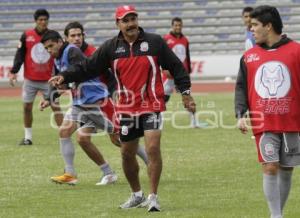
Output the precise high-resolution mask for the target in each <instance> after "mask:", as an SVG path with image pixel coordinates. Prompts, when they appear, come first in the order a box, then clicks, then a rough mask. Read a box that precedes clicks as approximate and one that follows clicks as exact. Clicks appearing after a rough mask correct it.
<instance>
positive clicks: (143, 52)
mask: <svg viewBox="0 0 300 218" xmlns="http://www.w3.org/2000/svg"><path fill="white" fill-rule="evenodd" d="M160 67H162V68H163V69H167V70H169V71H170V73H171V75H172V76H173V77H174V81H175V84H176V86H177V88H178V89H179V90H180V92H184V91H186V90H188V89H190V86H191V82H190V78H189V75H188V74H187V72H186V71H185V69H184V66H183V65H182V63H181V61H180V60H179V59H178V58H177V57H176V55H175V54H174V53H173V52H172V51H171V50H170V48H169V47H168V46H167V44H166V43H165V41H164V40H163V39H162V38H161V36H159V35H157V34H150V33H145V32H144V31H143V29H142V28H140V34H139V37H138V39H137V40H136V41H135V42H134V43H133V44H132V45H130V44H129V43H128V42H127V41H125V40H124V38H123V35H122V33H121V32H120V33H119V35H118V36H116V37H114V38H113V39H110V40H107V41H106V42H105V43H104V44H103V45H102V46H101V47H100V48H98V49H97V51H96V52H95V53H94V54H93V55H92V56H91V57H90V58H88V59H87V60H86V61H85V62H82V63H79V64H77V65H74V66H72V67H71V68H69V69H68V70H67V71H66V72H63V73H62V75H63V77H64V79H65V82H66V83H68V82H73V81H75V82H82V81H85V80H88V79H90V78H92V77H96V76H99V69H100V72H104V71H105V70H107V69H108V68H111V69H112V70H113V73H114V74H115V77H116V78H117V86H118V90H119V101H118V104H117V105H116V106H117V110H118V112H119V113H127V114H131V115H139V114H143V113H149V112H160V111H164V110H165V103H164V89H163V84H162V80H161V74H160Z"/></svg>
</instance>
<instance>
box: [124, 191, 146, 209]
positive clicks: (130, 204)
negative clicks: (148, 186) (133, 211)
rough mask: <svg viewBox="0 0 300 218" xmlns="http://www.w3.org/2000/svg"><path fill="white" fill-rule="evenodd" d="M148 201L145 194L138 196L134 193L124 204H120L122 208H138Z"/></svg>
mask: <svg viewBox="0 0 300 218" xmlns="http://www.w3.org/2000/svg"><path fill="white" fill-rule="evenodd" d="M146 201H147V200H146V198H145V196H144V194H143V195H142V197H138V196H135V195H134V194H133V193H132V194H131V196H130V198H129V199H128V200H127V201H126V202H125V203H124V204H121V205H120V208H121V209H129V208H137V207H140V205H142V204H143V203H145V202H146Z"/></svg>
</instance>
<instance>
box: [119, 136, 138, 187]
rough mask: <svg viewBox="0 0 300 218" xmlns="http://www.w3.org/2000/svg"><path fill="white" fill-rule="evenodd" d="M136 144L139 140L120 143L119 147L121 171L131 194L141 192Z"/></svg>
mask: <svg viewBox="0 0 300 218" xmlns="http://www.w3.org/2000/svg"><path fill="white" fill-rule="evenodd" d="M138 144H139V139H134V140H132V141H129V142H122V146H121V154H122V166H123V171H124V174H125V176H126V178H127V181H128V183H129V185H130V187H131V190H132V192H138V191H140V190H141V185H140V181H139V165H138V162H137V159H136V151H137V147H138Z"/></svg>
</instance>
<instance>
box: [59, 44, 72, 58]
mask: <svg viewBox="0 0 300 218" xmlns="http://www.w3.org/2000/svg"><path fill="white" fill-rule="evenodd" d="M68 45H69V43H68V42H64V44H63V46H61V48H60V49H59V52H58V57H57V59H61V57H62V55H63V53H64V50H65V48H66V47H67V46H68Z"/></svg>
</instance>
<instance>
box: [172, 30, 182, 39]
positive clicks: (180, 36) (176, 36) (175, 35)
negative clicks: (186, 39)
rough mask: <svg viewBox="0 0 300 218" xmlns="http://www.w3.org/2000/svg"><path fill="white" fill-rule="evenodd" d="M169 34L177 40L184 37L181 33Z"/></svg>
mask: <svg viewBox="0 0 300 218" xmlns="http://www.w3.org/2000/svg"><path fill="white" fill-rule="evenodd" d="M170 34H171V35H172V36H174V37H175V38H178V36H179V38H182V37H183V36H184V35H183V34H182V33H180V34H175V33H174V32H172V31H171V32H170Z"/></svg>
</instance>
